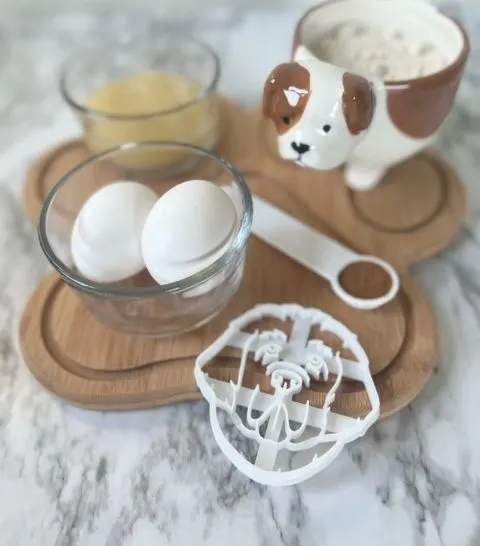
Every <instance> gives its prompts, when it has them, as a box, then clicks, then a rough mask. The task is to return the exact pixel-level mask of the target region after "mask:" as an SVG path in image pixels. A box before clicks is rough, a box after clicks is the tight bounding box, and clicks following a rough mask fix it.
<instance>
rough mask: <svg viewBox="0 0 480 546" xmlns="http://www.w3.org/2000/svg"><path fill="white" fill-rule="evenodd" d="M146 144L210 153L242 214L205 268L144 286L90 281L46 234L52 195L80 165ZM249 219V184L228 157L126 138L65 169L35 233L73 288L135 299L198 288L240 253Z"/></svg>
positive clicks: (49, 197) (191, 147)
mask: <svg viewBox="0 0 480 546" xmlns="http://www.w3.org/2000/svg"><path fill="white" fill-rule="evenodd" d="M147 146H161V147H167V146H175V147H180V148H186V149H188V150H190V151H192V152H196V153H199V154H202V155H204V156H206V157H209V158H210V159H213V160H214V161H216V162H217V163H220V164H221V165H222V166H223V167H225V168H226V169H227V170H228V171H229V172H230V174H231V175H232V182H233V183H234V184H235V185H236V186H237V188H238V189H239V191H240V195H241V199H242V207H243V211H242V215H241V218H240V226H239V228H238V230H237V233H236V235H235V237H234V238H233V240H232V241H231V243H230V245H229V247H228V249H227V250H226V251H225V252H224V253H223V254H222V255H221V256H220V257H219V258H217V259H216V260H215V261H214V262H213V263H212V264H210V265H209V266H207V267H206V268H204V269H202V270H200V271H199V272H197V273H195V274H193V275H190V276H189V277H186V278H184V279H182V280H180V281H178V282H172V283H168V284H163V285H156V286H147V287H132V288H126V287H121V288H115V287H113V286H109V285H108V284H101V283H97V282H94V281H90V280H89V279H87V278H86V277H84V276H83V275H80V274H78V273H76V272H75V271H74V270H73V269H72V268H70V267H69V266H67V265H66V264H65V263H64V262H63V261H62V260H61V259H60V258H58V256H57V254H56V253H55V251H54V250H53V248H52V246H51V245H50V242H49V236H48V234H47V217H48V213H49V210H50V206H51V205H52V203H53V201H54V199H55V197H56V196H57V195H58V193H59V191H60V190H61V189H62V188H63V186H65V185H66V184H67V183H68V181H69V180H70V179H71V177H72V176H74V175H75V174H77V173H78V172H80V171H81V170H82V169H84V168H86V167H88V166H89V165H92V164H94V163H96V162H98V161H99V160H101V159H103V158H105V157H107V156H109V155H111V154H113V153H115V152H123V151H128V150H132V149H136V148H141V147H147ZM252 221H253V200H252V194H251V192H250V188H249V187H248V184H247V182H246V180H245V177H244V176H243V175H242V173H241V172H240V171H239V170H237V168H236V167H235V166H234V165H232V164H231V163H230V162H229V161H228V160H226V159H224V158H223V157H221V156H220V155H218V154H216V153H214V152H211V151H209V150H206V149H204V148H201V147H199V146H194V145H193V144H187V143H182V142H175V141H168V140H162V141H155V140H153V141H144V142H126V143H124V144H120V145H118V146H114V147H112V148H109V149H108V150H105V151H103V152H101V153H99V154H95V155H93V156H92V157H90V158H89V159H87V160H85V161H83V162H82V163H80V164H78V165H76V166H75V167H74V168H73V169H71V170H70V171H68V172H67V173H66V174H65V175H64V176H63V177H62V178H61V179H60V180H59V181H58V182H57V183H56V184H55V186H54V187H53V188H52V189H51V190H50V191H49V193H48V194H47V197H46V198H45V201H44V203H43V205H42V210H41V212H40V218H39V222H38V228H37V233H38V240H39V243H40V247H41V249H42V251H43V253H44V254H45V256H46V258H47V260H48V261H49V263H50V264H51V265H52V266H53V268H54V269H55V271H56V272H57V273H58V274H59V275H60V277H61V278H62V279H63V280H64V281H65V282H66V283H67V284H68V285H69V286H71V287H72V288H74V289H76V290H78V291H80V292H83V293H87V294H90V295H94V296H100V297H103V298H106V297H110V298H116V299H138V298H142V297H155V296H169V295H174V294H182V293H184V292H187V291H189V290H192V289H194V288H197V287H198V286H200V285H202V284H203V283H205V282H208V281H209V280H210V279H211V278H212V277H213V276H215V275H216V274H218V273H220V272H221V271H222V270H224V269H225V268H226V267H228V266H229V265H230V263H231V262H232V261H233V260H235V258H236V257H237V256H238V255H239V253H240V252H242V251H243V250H244V248H245V247H246V245H247V242H248V239H249V237H250V234H251V229H252Z"/></svg>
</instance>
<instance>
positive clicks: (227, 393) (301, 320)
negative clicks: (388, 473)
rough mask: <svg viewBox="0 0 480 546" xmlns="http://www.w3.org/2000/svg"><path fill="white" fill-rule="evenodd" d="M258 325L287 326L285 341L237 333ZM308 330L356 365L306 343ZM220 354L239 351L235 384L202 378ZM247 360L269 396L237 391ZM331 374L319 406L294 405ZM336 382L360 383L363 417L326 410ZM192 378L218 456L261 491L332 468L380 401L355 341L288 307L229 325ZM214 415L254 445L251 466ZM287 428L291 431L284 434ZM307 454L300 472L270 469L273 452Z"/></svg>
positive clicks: (333, 323) (271, 333) (323, 318)
mask: <svg viewBox="0 0 480 546" xmlns="http://www.w3.org/2000/svg"><path fill="white" fill-rule="evenodd" d="M266 318H267V319H268V318H276V319H280V320H283V321H286V320H291V321H292V322H293V326H292V329H291V332H290V334H289V335H287V334H286V333H285V332H284V331H282V330H266V331H258V330H257V331H255V332H254V333H249V332H246V331H244V330H245V328H246V327H248V326H249V325H250V324H252V323H254V322H257V321H259V320H262V319H266ZM314 326H318V327H319V328H320V329H321V330H322V331H326V332H331V333H333V334H334V335H335V336H337V337H338V338H339V339H340V340H341V341H342V342H343V346H344V347H345V348H346V349H349V350H350V352H351V353H352V354H353V356H354V358H355V359H356V360H346V359H344V358H341V357H340V356H339V354H338V352H337V353H334V352H333V351H332V349H331V348H330V347H328V346H327V345H326V344H325V343H324V342H323V341H322V340H320V339H310V334H311V329H312V327H314ZM227 347H230V348H236V349H240V350H241V351H242V354H241V357H240V360H239V367H238V376H237V381H236V382H234V381H230V382H228V383H227V382H225V381H221V380H218V379H214V378H212V377H209V376H208V374H207V373H206V372H205V371H204V368H205V366H207V365H208V364H209V363H212V361H213V360H214V359H215V358H216V357H217V356H218V355H219V354H220V353H221V352H222V351H223V350H224V349H225V348H227ZM249 358H250V359H253V360H254V361H255V362H259V363H260V364H261V365H262V367H263V369H264V371H265V374H266V375H267V376H268V377H269V378H270V386H271V389H272V390H273V394H271V393H267V392H262V391H261V390H260V385H258V384H257V385H256V386H255V388H253V389H252V388H249V387H246V386H244V385H243V382H244V378H245V373H246V368H247V361H248V359H249ZM331 375H333V376H334V377H335V379H334V380H333V381H331V382H330V383H329V384H330V388H329V390H328V392H327V394H326V397H325V402H324V404H323V406H322V407H314V406H311V405H310V403H309V401H307V402H306V403H305V404H303V403H299V402H296V401H295V400H294V397H295V395H297V394H298V393H300V392H301V391H302V389H304V388H306V389H308V388H309V387H310V385H311V383H312V381H324V382H327V380H328V379H329V377H330V376H331ZM344 377H346V378H348V379H353V380H355V381H359V382H361V383H363V385H364V387H365V390H366V393H367V396H368V398H369V401H370V406H371V410H370V412H369V413H368V414H367V415H366V416H365V417H358V418H353V417H348V416H345V415H341V414H338V413H335V412H333V411H332V410H331V406H332V403H333V401H334V399H335V395H336V393H337V390H338V388H339V386H340V384H341V381H342V379H343V378H344ZM195 379H196V382H197V385H198V388H199V389H200V391H201V393H202V395H203V396H204V398H205V399H206V400H207V401H208V403H209V405H210V423H211V427H212V431H213V435H214V437H215V440H216V441H217V443H218V445H219V447H220V449H221V450H222V452H223V453H224V455H226V457H228V459H229V460H230V461H231V462H232V463H233V464H234V465H235V467H236V468H237V469H238V470H240V471H241V472H242V473H243V474H245V475H246V476H248V477H249V478H251V479H252V480H254V481H256V482H258V483H261V484H264V485H274V486H285V485H294V484H297V483H300V482H302V481H304V480H306V479H308V478H310V477H311V476H313V475H314V474H316V473H317V472H319V471H321V470H322V469H324V468H325V467H327V466H328V465H329V464H330V463H332V461H333V460H334V459H335V458H336V457H337V456H338V455H339V453H340V452H341V450H342V449H343V447H344V446H345V444H347V443H349V442H351V441H353V440H355V439H357V438H359V437H361V436H363V435H364V434H365V432H366V431H367V430H368V428H369V427H370V426H371V425H372V424H373V423H374V422H375V421H376V420H377V419H378V416H379V410H380V401H379V397H378V393H377V390H376V388H375V384H374V382H373V378H372V375H371V373H370V366H369V360H368V357H367V355H366V353H365V351H364V350H363V348H362V347H361V345H360V343H359V342H358V340H357V337H356V336H355V334H353V333H352V332H351V331H350V330H349V329H348V328H347V327H346V326H344V325H343V324H342V323H340V322H339V321H337V320H335V319H334V318H332V317H331V316H329V315H327V314H326V313H324V312H323V311H320V310H318V309H307V308H304V307H301V306H299V305H295V304H292V305H290V304H287V305H275V304H263V305H258V306H256V307H254V308H253V309H250V310H249V311H247V312H246V313H245V314H243V315H241V316H240V317H238V318H237V319H235V320H233V321H232V322H231V323H230V325H229V327H228V329H227V330H226V331H225V332H224V333H223V334H222V335H221V336H220V337H219V338H218V339H217V340H216V341H215V342H214V343H212V345H210V346H209V347H208V348H207V349H205V350H204V351H203V352H202V354H200V355H199V357H198V358H197V360H196V362H195ZM241 408H246V414H245V415H244V416H243V418H242V417H241V416H240V414H239V413H238V410H239V409H240V411H242V409H241ZM220 410H223V411H225V412H226V413H227V414H228V415H229V416H230V418H231V421H232V422H233V424H234V425H235V426H236V428H237V429H238V430H239V431H240V432H241V433H242V434H243V435H244V436H245V437H247V438H249V439H251V440H254V441H256V442H257V443H258V451H257V453H256V457H255V460H254V462H251V461H249V460H247V458H246V456H245V454H242V453H241V452H240V451H238V450H237V448H236V447H235V446H234V445H233V444H232V443H231V442H230V441H229V439H228V438H227V436H226V435H225V432H224V430H223V429H222V427H221V425H220V421H219V411H220ZM243 412H244V413H245V411H244V410H243ZM292 423H296V424H297V425H298V426H296V427H292V426H291V424H292ZM328 444H332V445H331V447H329V448H328V449H327V450H326V451H325V452H323V453H322V452H321V448H325V446H326V445H328ZM312 449H314V450H315V453H314V455H313V458H310V459H308V462H306V463H305V464H303V465H301V466H300V467H298V468H295V469H286V470H282V469H280V468H278V462H277V457H278V455H279V454H280V452H282V451H285V452H290V453H298V452H302V451H306V450H312Z"/></svg>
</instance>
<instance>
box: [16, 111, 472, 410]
mask: <svg viewBox="0 0 480 546" xmlns="http://www.w3.org/2000/svg"><path fill="white" fill-rule="evenodd" d="M222 109H223V119H224V129H225V130H224V132H223V136H222V139H221V144H220V147H219V153H220V154H221V155H223V156H224V157H226V158H227V159H229V160H230V161H232V162H233V163H234V164H235V165H236V166H237V167H238V168H239V169H240V170H242V171H243V172H244V173H245V174H246V177H247V182H248V184H249V186H250V188H251V190H252V192H254V193H255V194H257V195H259V196H261V197H263V198H264V199H266V200H268V201H270V202H271V203H272V204H274V205H276V206H278V207H280V208H282V209H283V210H285V211H286V212H288V213H290V214H293V215H295V216H296V217H298V218H299V219H300V220H302V221H303V222H305V223H307V224H309V225H311V226H312V227H314V228H316V229H318V230H321V231H323V232H324V233H326V234H328V235H330V236H331V237H334V238H335V239H337V240H338V241H339V242H342V243H343V244H346V245H348V246H350V247H351V248H353V249H355V250H357V251H359V252H363V253H366V254H373V255H377V256H380V257H382V258H384V259H387V260H389V261H391V262H392V263H393V264H394V265H395V266H396V267H397V268H398V270H399V272H400V275H401V283H402V288H401V292H400V294H399V295H398V297H397V298H396V299H395V300H394V301H392V302H391V303H390V304H388V305H387V306H385V307H383V308H381V309H378V310H375V311H359V310H354V309H351V308H349V307H348V306H346V305H345V304H343V303H342V302H341V301H340V300H339V299H338V298H337V297H336V296H335V295H334V294H333V292H332V291H331V289H330V287H329V285H328V283H327V282H326V281H324V280H323V279H321V278H319V277H317V276H315V275H314V274H312V273H310V272H309V271H307V270H306V269H304V268H303V267H301V266H300V265H298V264H296V263H294V262H293V261H292V260H290V259H289V258H287V257H286V256H284V255H282V254H281V253H279V252H278V251H276V250H274V249H273V248H271V247H269V246H268V245H266V244H265V243H263V242H262V241H260V240H258V239H256V238H255V237H252V238H251V240H250V243H249V247H248V258H247V266H246V271H245V277H244V280H243V283H242V285H241V288H240V290H239V292H238V294H237V295H236V297H235V298H234V300H233V302H232V303H231V304H230V305H229V306H228V308H227V309H226V310H225V311H224V312H223V313H222V314H221V315H219V316H218V317H217V318H216V319H215V320H214V321H212V322H211V323H210V324H208V325H207V326H204V327H202V328H200V329H199V330H197V331H194V332H191V333H189V334H185V335H184V336H179V337H176V338H170V339H161V340H160V339H157V340H155V339H152V338H142V337H138V336H134V335H128V334H125V333H121V332H117V331H114V330H112V329H110V328H108V327H106V326H104V325H102V324H100V323H99V322H97V321H96V320H95V319H94V318H93V317H92V316H91V315H90V313H89V312H88V310H87V309H86V308H85V306H84V305H83V303H82V300H81V298H79V296H78V294H76V293H75V292H74V291H73V290H72V289H71V288H69V287H67V286H66V285H64V284H63V283H62V282H61V280H60V279H59V278H58V277H56V276H55V275H52V276H50V277H48V278H47V279H45V280H44V281H43V282H42V283H41V284H40V286H39V287H38V289H37V290H36V292H35V293H34V295H33V296H32V298H31V299H30V301H29V302H28V305H27V307H26V309H25V313H24V315H23V318H22V322H21V328H20V344H21V348H22V352H23V354H24V357H25V360H26V362H27V365H28V366H29V368H30V370H31V371H32V373H33V375H34V376H35V377H37V379H38V380H39V381H40V382H41V383H42V384H43V385H44V386H45V387H46V388H47V389H49V390H50V391H51V392H53V393H55V394H56V395H58V396H60V397H61V398H64V399H66V400H68V401H69V402H71V403H72V404H77V405H80V406H84V407H89V408H96V409H102V410H108V409H111V410H119V409H132V408H137V407H138V408H139V407H152V406H157V405H161V404H166V403H172V402H177V401H182V400H192V399H196V398H198V397H199V393H198V392H197V390H196V386H195V382H194V379H193V363H194V360H195V357H196V356H197V355H198V354H199V353H200V352H201V351H202V350H203V349H204V348H205V347H206V346H207V345H208V344H210V343H211V342H212V341H213V340H214V339H215V338H216V337H217V336H218V335H219V334H220V333H221V332H222V331H223V330H224V329H225V327H226V326H227V323H228V321H229V320H230V319H231V318H233V317H235V316H238V315H239V314H241V313H242V312H243V311H245V310H246V309H248V308H250V307H252V306H253V305H255V304H256V303H264V302H274V303H298V304H301V305H305V306H313V307H318V308H320V309H322V310H324V311H326V312H327V313H330V314H332V315H333V316H335V318H337V319H338V320H340V321H342V322H344V323H345V324H346V325H347V326H348V327H349V328H350V329H351V330H353V331H354V332H355V333H356V334H357V335H358V336H359V340H360V343H361V344H362V345H363V347H364V348H365V350H366V352H367V354H368V355H369V358H370V360H371V369H372V373H373V374H374V375H375V382H376V385H377V388H378V390H379V393H380V397H381V413H382V416H386V415H390V414H392V413H394V412H395V411H398V410H399V409H401V408H402V407H404V406H405V405H406V404H407V403H408V402H410V401H411V400H412V399H413V398H414V397H415V396H416V395H417V394H418V392H420V390H421V389H422V387H423V386H424V384H425V383H426V381H427V379H428V377H429V376H430V374H431V372H432V370H433V367H434V364H435V361H436V357H437V338H436V327H435V319H434V316H433V313H432V310H431V308H430V306H429V304H428V302H427V300H426V298H425V297H424V295H423V294H422V292H421V291H420V290H419V289H418V288H417V287H416V286H415V285H414V283H413V281H412V279H411V278H410V275H409V273H408V266H409V265H410V264H412V263H415V262H418V261H420V260H422V259H425V258H427V257H429V256H431V255H433V254H435V253H436V252H438V251H440V250H442V249H443V248H445V247H446V246H448V244H449V243H450V242H451V241H452V239H453V238H454V237H455V235H456V233H457V231H458V229H459V228H460V225H461V221H462V219H463V216H464V212H465V196H464V190H463V187H462V185H461V183H460V182H459V180H458V178H457V176H456V173H455V172H454V171H453V169H452V168H451V167H450V166H449V165H448V164H447V163H446V162H445V161H444V160H443V159H441V158H440V157H439V156H438V155H436V154H434V153H431V152H424V153H422V154H420V155H419V156H417V157H415V158H412V159H411V160H409V161H407V162H406V163H404V164H402V165H399V166H397V167H395V168H394V169H392V171H391V172H390V173H388V175H387V178H386V180H385V181H384V182H383V183H382V184H381V185H380V186H378V188H376V189H374V190H372V191H370V192H361V193H354V192H351V191H350V190H349V189H348V188H347V187H346V185H345V183H344V181H343V178H342V171H341V170H338V171H334V172H329V173H320V172H317V171H311V170H309V169H302V168H299V167H297V166H295V165H292V164H289V163H287V162H284V161H283V160H281V159H280V158H279V157H278V155H277V154H276V150H275V146H274V142H272V134H271V131H270V129H269V127H268V124H266V123H265V122H264V121H263V119H262V118H261V116H260V114H259V113H258V112H256V111H245V110H242V109H241V108H240V107H238V106H235V105H233V104H231V103H228V102H227V101H225V100H223V101H222ZM88 156H89V152H88V150H87V149H86V147H85V145H84V143H83V142H82V141H81V140H78V141H73V142H70V143H66V144H65V145H63V146H60V147H59V148H57V149H56V150H54V151H52V152H51V153H50V154H47V156H45V157H43V158H41V159H40V160H39V162H38V163H37V164H36V165H35V166H34V167H33V168H32V170H31V171H30V174H29V177H28V179H27V181H26V185H25V191H24V198H25V199H24V203H25V209H26V211H27V214H28V215H29V217H30V218H31V219H32V221H37V219H38V215H39V211H40V209H41V206H42V202H43V200H44V198H45V196H46V194H47V192H48V191H49V190H50V189H51V188H52V187H53V185H54V184H55V183H56V182H57V181H58V179H59V178H60V177H61V176H62V175H63V174H65V173H66V172H67V171H68V170H69V169H70V168H71V167H73V166H74V165H75V164H76V163H78V162H79V161H82V160H84V159H85V158H87V157H88ZM114 176H115V172H114V171H110V172H107V171H102V172H99V173H98V178H97V177H96V176H95V177H91V178H90V179H89V180H86V181H85V184H86V186H88V185H90V187H89V188H88V189H87V187H86V190H85V191H86V192H87V193H89V192H91V191H92V185H93V188H94V187H95V184H99V183H102V184H103V183H104V180H105V179H110V177H114ZM80 198H81V197H80ZM66 214H67V215H68V214H69V211H68V210H66ZM359 267H360V266H359V265H356V268H359ZM367 268H368V264H366V265H365V267H363V268H362V267H360V268H359V269H356V270H355V271H349V272H345V275H344V278H343V281H342V282H344V286H345V287H347V286H348V289H349V291H350V292H352V293H354V294H355V295H357V296H362V295H363V296H364V297H368V296H369V295H370V296H371V295H372V294H375V291H376V290H378V289H379V288H378V287H379V286H380V285H382V283H383V285H382V286H384V283H385V279H383V280H382V279H380V278H379V279H375V277H374V272H372V271H367ZM347 273H348V274H347ZM382 290H385V288H384V287H383V288H382ZM327 341H328V342H329V343H331V344H332V345H333V346H334V347H335V346H336V345H338V346H339V343H338V340H335V339H331V338H330V339H328V340H327ZM231 356H232V355H228V354H227V355H224V357H223V358H221V359H219V361H218V362H215V363H214V364H213V365H212V368H213V369H212V374H213V375H215V376H218V377H222V378H225V379H230V378H233V377H235V376H236V375H235V374H236V365H237V364H236V360H234V359H232V358H231ZM344 356H347V357H348V355H344ZM251 364H252V363H251ZM252 366H255V365H254V364H252ZM252 370H253V371H252V373H253V375H251V376H249V377H252V378H254V379H256V378H257V376H258V379H259V381H260V382H261V384H262V385H263V386H264V387H265V388H266V389H268V385H267V384H265V383H264V379H261V374H260V373H259V370H258V369H257V370H255V368H252ZM256 374H257V375H256ZM302 396H304V397H308V398H309V399H310V401H311V403H313V404H315V405H318V404H321V403H322V401H323V396H324V385H316V386H315V385H314V386H313V387H312V389H310V390H309V391H307V392H306V394H305V393H304V394H302ZM336 410H337V411H340V412H342V413H345V414H347V415H363V414H365V413H366V412H367V411H368V400H367V398H366V395H365V393H364V392H363V390H362V389H361V388H360V386H359V385H358V384H357V383H354V382H350V381H344V385H343V387H342V391H341V392H340V394H338V395H337V401H336Z"/></svg>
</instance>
